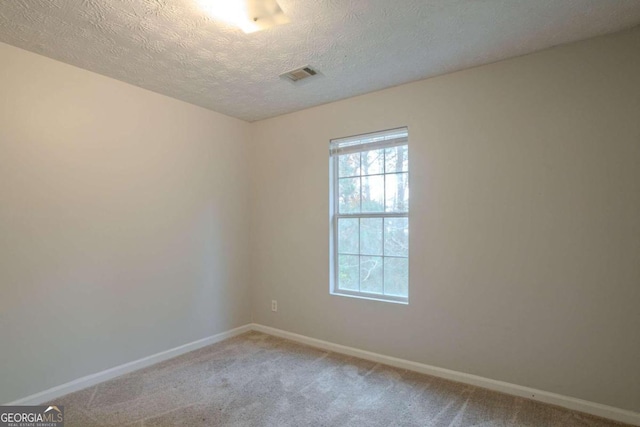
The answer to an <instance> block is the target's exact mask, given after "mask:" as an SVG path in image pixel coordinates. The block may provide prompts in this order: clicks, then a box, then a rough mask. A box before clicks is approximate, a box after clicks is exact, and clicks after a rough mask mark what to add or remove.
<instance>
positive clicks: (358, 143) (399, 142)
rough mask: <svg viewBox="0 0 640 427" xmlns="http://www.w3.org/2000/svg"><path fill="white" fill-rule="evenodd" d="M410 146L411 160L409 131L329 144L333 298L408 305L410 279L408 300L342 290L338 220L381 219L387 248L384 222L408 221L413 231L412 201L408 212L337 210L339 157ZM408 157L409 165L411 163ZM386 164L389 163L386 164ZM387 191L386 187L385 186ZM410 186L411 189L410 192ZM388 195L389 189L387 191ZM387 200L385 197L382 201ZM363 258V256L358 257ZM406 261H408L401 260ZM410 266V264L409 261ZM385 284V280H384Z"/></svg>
mask: <svg viewBox="0 0 640 427" xmlns="http://www.w3.org/2000/svg"><path fill="white" fill-rule="evenodd" d="M399 134H404V136H402V137H398V135H399ZM336 145H340V146H342V147H345V148H338V149H336V148H335V146H336ZM405 145H406V146H407V156H408V157H409V154H408V153H409V133H408V128H407V127H401V128H395V129H389V130H386V131H380V132H372V133H367V134H362V135H355V136H351V137H347V138H338V139H332V140H331V143H330V151H329V171H330V177H331V180H330V181H331V182H330V184H331V185H330V186H329V188H330V198H329V200H330V202H329V209H330V224H331V230H330V238H329V248H330V256H329V260H330V261H329V264H330V265H329V267H330V286H329V291H330V294H331V295H338V296H346V297H354V298H363V299H370V300H376V301H384V302H392V303H399V304H408V303H409V284H410V279H409V278H408V279H407V280H408V281H409V283H407V296H406V297H402V296H395V295H384V294H377V293H369V292H362V291H351V290H346V289H339V287H338V286H339V283H338V220H339V219H344V218H358V219H360V218H382V220H383V227H382V233H383V234H382V241H383V244H384V218H407V221H408V222H409V227H411V224H410V220H409V211H410V210H411V199H409V207H408V209H407V212H379V213H378V212H376V213H369V212H367V213H342V214H341V213H340V212H339V209H338V205H339V202H338V197H339V188H338V185H339V177H338V169H339V165H338V161H339V160H338V159H339V156H340V154H349V153H356V152H364V151H369V150H377V149H381V148H392V147H397V146H405ZM408 157H407V161H408ZM385 163H386V162H385ZM410 173H411V169H410V168H409V169H408V170H407V179H409V177H410ZM379 175H383V176H385V182H386V175H387V173H386V170H383V173H382V174H379ZM385 187H386V185H385ZM410 187H411V185H409V188H410ZM385 191H386V189H385ZM383 199H384V200H386V195H385V196H384V198H383ZM359 256H361V255H359ZM382 257H383V259H384V258H385V257H386V258H393V256H388V255H384V254H383V255H382ZM398 258H405V257H398ZM406 258H407V260H409V259H410V253H409V252H407V257H406ZM408 262H409V263H410V261H408ZM382 268H383V278H384V263H383V267H382ZM383 280H384V279H383Z"/></svg>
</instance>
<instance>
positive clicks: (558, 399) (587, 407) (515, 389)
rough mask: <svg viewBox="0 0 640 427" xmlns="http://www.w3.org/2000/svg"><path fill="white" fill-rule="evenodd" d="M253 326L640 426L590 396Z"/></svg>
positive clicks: (639, 419) (637, 416)
mask: <svg viewBox="0 0 640 427" xmlns="http://www.w3.org/2000/svg"><path fill="white" fill-rule="evenodd" d="M251 329H253V330H255V331H259V332H263V333H265V334H269V335H274V336H277V337H281V338H286V339H289V340H291V341H296V342H299V343H302V344H307V345H310V346H312V347H316V348H320V349H323V350H328V351H333V352H336V353H341V354H346V355H349V356H354V357H358V358H360V359H365V360H370V361H373V362H378V363H382V364H384V365H389V366H394V367H396V368H401V369H407V370H410V371H415V372H420V373H422V374H427V375H432V376H434V377H439V378H444V379H447V380H451V381H456V382H459V383H464V384H470V385H474V386H478V387H482V388H486V389H489V390H494V391H499V392H501V393H506V394H510V395H513V396H519V397H525V398H528V399H532V400H537V401H539V402H544V403H549V404H552V405H557V406H561V407H563V408H567V409H571V410H574V411H580V412H584V413H587V414H591V415H595V416H598V417H602V418H607V419H610V420H614V421H619V422H623V423H628V424H633V425H637V426H640V413H638V412H633V411H628V410H625V409H619V408H615V407H613V406H607V405H602V404H600V403H594V402H589V401H587V400H582V399H577V398H574V397H569V396H563V395H561V394H556V393H551V392H548V391H542V390H536V389H534V388H530V387H524V386H520V385H516V384H511V383H507V382H504V381H497V380H492V379H489V378H484V377H480V376H478V375H472V374H465V373H464V372H458V371H452V370H450V369H444V368H438V367H436V366H430V365H425V364H424V363H418V362H411V361H409V360H404V359H399V358H397V357H391V356H385V355H382V354H378V353H373V352H370V351H365V350H360V349H357V348H353V347H347V346H344V345H340V344H334V343H331V342H328V341H322V340H319V339H316V338H310V337H307V336H304V335H299V334H294V333H292V332H287V331H283V330H281V329H276V328H272V327H270V326H264V325H260V324H257V323H253V324H251Z"/></svg>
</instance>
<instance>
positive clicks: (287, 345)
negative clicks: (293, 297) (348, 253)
mask: <svg viewBox="0 0 640 427" xmlns="http://www.w3.org/2000/svg"><path fill="white" fill-rule="evenodd" d="M49 403H55V404H58V405H64V406H65V413H66V423H65V425H66V426H67V427H72V426H81V427H91V426H102V425H105V426H278V427H279V426H296V427H297V426H358V427H360V426H384V427H387V426H448V427H453V426H485V427H488V426H536V427H538V426H558V427H560V426H562V427H571V426H590V427H601V426H615V425H622V424H617V423H613V422H609V421H606V420H603V419H600V418H595V417H591V416H588V415H585V414H581V413H577V412H572V411H569V410H565V409H561V408H558V407H554V406H549V405H544V404H541V403H537V402H534V401H531V400H527V399H522V398H518V397H513V396H508V395H504V394H500V393H496V392H492V391H488V390H485V389H482V388H477V387H472V386H467V385H463V384H458V383H454V382H450V381H445V380H442V379H438V378H434V377H430V376H426V375H421V374H417V373H414V372H410V371H405V370H401V369H396V368H391V367H388V366H384V365H380V364H376V363H373V362H368V361H365V360H361V359H355V358H352V357H347V356H343V355H340V354H336V353H329V352H326V351H322V350H318V349H314V348H311V347H306V346H303V345H299V344H296V343H293V342H290V341H286V340H283V339H280V338H275V337H272V336H269V335H264V334H261V333H257V332H250V333H247V334H244V335H241V336H238V337H236V338H232V339H229V340H227V341H224V342H221V343H218V344H214V345H211V346H208V347H205V348H202V349H200V350H197V351H194V352H191V353H188V354H185V355H183V356H180V357H177V358H175V359H171V360H168V361H166V362H163V363H160V364H157V365H154V366H151V367H149V368H146V369H143V370H140V371H136V372H133V373H131V374H128V375H125V376H122V377H119V378H116V379H114V380H111V381H107V382H104V383H101V384H98V385H97V386H94V387H91V388H88V389H85V390H82V391H79V392H77V393H73V394H70V395H67V396H64V397H62V398H60V399H56V400H55V401H54V402H49Z"/></svg>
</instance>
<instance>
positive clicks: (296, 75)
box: [280, 65, 318, 82]
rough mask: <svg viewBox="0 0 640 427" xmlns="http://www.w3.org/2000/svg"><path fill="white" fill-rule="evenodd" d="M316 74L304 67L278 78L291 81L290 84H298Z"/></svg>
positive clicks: (309, 68)
mask: <svg viewBox="0 0 640 427" xmlns="http://www.w3.org/2000/svg"><path fill="white" fill-rule="evenodd" d="M316 74H318V72H317V71H316V70H314V69H313V68H311V67H310V66H308V65H307V66H306V67H301V68H297V69H295V70H291V71H287V72H286V73H284V74H280V77H283V78H285V79H288V80H291V81H292V82H298V81H300V80H303V79H306V78H309V77H313V76H315V75H316Z"/></svg>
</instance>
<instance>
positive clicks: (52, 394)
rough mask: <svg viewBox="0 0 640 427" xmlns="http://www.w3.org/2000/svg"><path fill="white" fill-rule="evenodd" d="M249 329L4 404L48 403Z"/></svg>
mask: <svg viewBox="0 0 640 427" xmlns="http://www.w3.org/2000/svg"><path fill="white" fill-rule="evenodd" d="M251 329H252V328H251V325H250V324H247V325H244V326H240V327H238V328H235V329H231V330H229V331H225V332H222V333H219V334H216V335H212V336H210V337H207V338H203V339H200V340H197V341H193V342H190V343H187V344H184V345H181V346H178V347H175V348H172V349H169V350H165V351H161V352H160V353H156V354H153V355H151V356H147V357H143V358H142V359H138V360H134V361H133V362H129V363H125V364H124V365H120V366H116V367H114V368H111V369H107V370H105V371H102V372H98V373H95V374H91V375H87V376H85V377H82V378H78V379H76V380H73V381H70V382H68V383H65V384H62V385H59V386H56V387H53V388H50V389H48V390H45V391H41V392H39V393H36V394H32V395H31V396H27V397H23V398H22V399H18V400H15V401H13V402H10V403H6V405H39V404H41V403H44V402H49V401H51V400H54V399H57V398H58V397H61V396H64V395H66V394H69V393H73V392H76V391H78V390H82V389H84V388H87V387H91V386H93V385H96V384H98V383H101V382H103V381H108V380H110V379H113V378H115V377H119V376H120V375H124V374H128V373H129V372H133V371H137V370H138V369H142V368H146V367H147V366H151V365H153V364H156V363H159V362H163V361H165V360H168V359H171V358H174V357H176V356H180V355H182V354H185V353H188V352H190V351H193V350H197V349H199V348H202V347H206V346H208V345H211V344H215V343H217V342H220V341H223V340H226V339H227V338H231V337H235V336H236V335H240V334H242V333H245V332H248V331H250V330H251Z"/></svg>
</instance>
